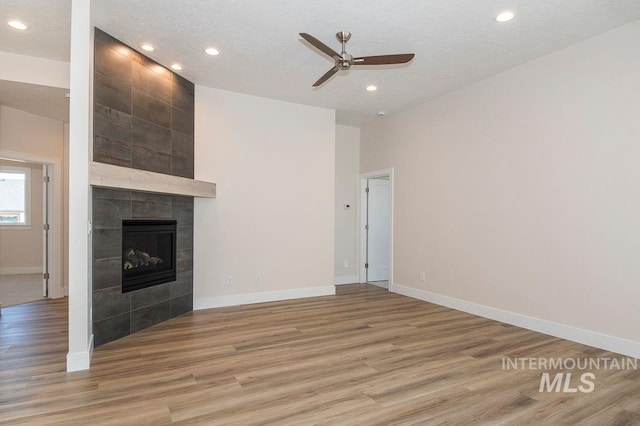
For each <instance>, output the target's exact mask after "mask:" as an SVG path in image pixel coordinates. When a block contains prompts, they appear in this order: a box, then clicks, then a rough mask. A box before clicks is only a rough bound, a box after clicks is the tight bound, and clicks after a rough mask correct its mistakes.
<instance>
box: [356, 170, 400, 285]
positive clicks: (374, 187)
mask: <svg viewBox="0 0 640 426" xmlns="http://www.w3.org/2000/svg"><path fill="white" fill-rule="evenodd" d="M359 230H360V250H359V251H360V268H359V274H360V276H359V281H360V282H366V283H369V284H373V285H376V286H379V287H383V288H389V289H392V287H393V244H392V241H393V169H392V168H391V169H384V170H378V171H374V172H369V173H363V174H361V175H360V226H359Z"/></svg>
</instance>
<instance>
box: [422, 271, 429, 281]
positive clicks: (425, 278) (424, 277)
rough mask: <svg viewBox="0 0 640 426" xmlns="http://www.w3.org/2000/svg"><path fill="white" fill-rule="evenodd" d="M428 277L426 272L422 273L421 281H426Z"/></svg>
mask: <svg viewBox="0 0 640 426" xmlns="http://www.w3.org/2000/svg"><path fill="white" fill-rule="evenodd" d="M426 280H427V275H426V274H425V273H424V272H420V281H426Z"/></svg>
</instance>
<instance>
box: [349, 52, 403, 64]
mask: <svg viewBox="0 0 640 426" xmlns="http://www.w3.org/2000/svg"><path fill="white" fill-rule="evenodd" d="M414 56H415V55H414V54H413V53H404V54H401V55H380V56H364V57H362V58H353V65H390V64H404V63H407V62H409V61H410V60H412V59H413V57H414Z"/></svg>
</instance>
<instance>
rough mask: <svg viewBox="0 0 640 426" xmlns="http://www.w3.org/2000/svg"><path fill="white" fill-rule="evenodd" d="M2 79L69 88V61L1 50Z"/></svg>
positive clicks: (0, 75) (0, 78) (0, 69)
mask: <svg viewBox="0 0 640 426" xmlns="http://www.w3.org/2000/svg"><path fill="white" fill-rule="evenodd" d="M0 64H2V67H0V80H8V81H17V82H20V83H29V84H38V85H40V86H51V87H60V88H63V89H68V88H69V63H68V62H60V61H53V60H51V59H44V58H34V57H33V56H24V55H17V54H15V53H9V52H0Z"/></svg>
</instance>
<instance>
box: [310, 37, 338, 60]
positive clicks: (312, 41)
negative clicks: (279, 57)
mask: <svg viewBox="0 0 640 426" xmlns="http://www.w3.org/2000/svg"><path fill="white" fill-rule="evenodd" d="M300 37H302V38H303V39H305V40H307V41H308V42H309V43H310V44H311V45H312V46H314V47H315V48H316V49H318V50H320V51H321V52H322V53H324V54H326V55H328V56H331V57H332V58H334V59H336V58H340V55H339V54H338V52H336V51H335V50H333V49H332V48H330V47H329V46H327V45H326V44H324V43H323V42H321V41H320V40H318V39H317V38H315V37H314V36H312V35H309V34H307V33H300Z"/></svg>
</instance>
